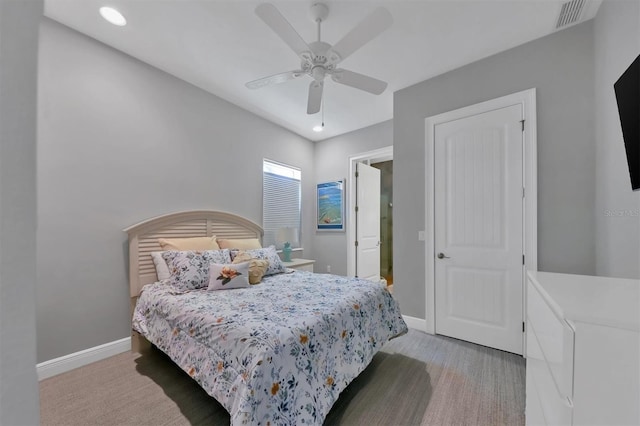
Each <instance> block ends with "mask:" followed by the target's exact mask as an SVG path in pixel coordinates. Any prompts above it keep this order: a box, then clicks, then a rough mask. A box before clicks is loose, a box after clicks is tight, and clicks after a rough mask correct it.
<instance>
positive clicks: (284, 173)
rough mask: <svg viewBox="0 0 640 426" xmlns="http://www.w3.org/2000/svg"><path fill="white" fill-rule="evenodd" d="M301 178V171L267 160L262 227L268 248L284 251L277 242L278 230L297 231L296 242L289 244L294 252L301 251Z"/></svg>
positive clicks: (263, 188) (263, 190)
mask: <svg viewBox="0 0 640 426" xmlns="http://www.w3.org/2000/svg"><path fill="white" fill-rule="evenodd" d="M301 177H302V173H301V172H300V169H297V168H295V167H291V166H287V165H285V164H280V163H276V162H273V161H270V160H264V161H263V166H262V227H263V228H264V238H263V240H262V243H263V245H264V246H265V247H268V246H270V245H272V244H273V245H275V246H276V248H278V249H281V248H282V242H279V241H277V234H278V230H280V229H282V228H294V229H295V235H296V240H295V241H289V242H290V243H291V248H297V247H300V221H301V214H300V208H301V192H302V189H301Z"/></svg>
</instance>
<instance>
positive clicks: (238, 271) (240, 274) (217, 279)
mask: <svg viewBox="0 0 640 426" xmlns="http://www.w3.org/2000/svg"><path fill="white" fill-rule="evenodd" d="M249 264H250V262H242V263H230V264H218V263H211V264H210V265H209V287H208V288H207V289H208V290H228V289H231V288H246V287H249Z"/></svg>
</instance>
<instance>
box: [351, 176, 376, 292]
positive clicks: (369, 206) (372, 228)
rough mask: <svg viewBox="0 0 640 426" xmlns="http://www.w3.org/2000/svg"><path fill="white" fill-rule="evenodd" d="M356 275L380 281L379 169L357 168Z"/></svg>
mask: <svg viewBox="0 0 640 426" xmlns="http://www.w3.org/2000/svg"><path fill="white" fill-rule="evenodd" d="M356 172H357V173H356V276H357V277H360V278H365V279H368V280H373V281H379V280H380V170H378V169H376V168H374V167H371V166H368V165H366V164H364V163H358V164H357V166H356Z"/></svg>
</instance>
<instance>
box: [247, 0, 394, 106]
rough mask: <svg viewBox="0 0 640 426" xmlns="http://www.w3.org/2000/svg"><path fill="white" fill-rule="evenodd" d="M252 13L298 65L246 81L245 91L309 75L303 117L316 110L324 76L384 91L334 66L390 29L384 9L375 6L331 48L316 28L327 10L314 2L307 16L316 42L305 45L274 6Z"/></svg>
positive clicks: (379, 83)
mask: <svg viewBox="0 0 640 426" xmlns="http://www.w3.org/2000/svg"><path fill="white" fill-rule="evenodd" d="M255 12H256V14H257V15H258V17H260V19H262V20H263V21H264V22H265V24H267V25H268V26H269V27H270V28H271V29H272V30H273V31H274V32H275V33H276V34H277V35H278V36H280V38H281V39H282V40H283V41H284V42H285V43H287V45H289V47H290V48H291V49H292V50H293V51H294V52H295V53H296V54H297V55H298V57H299V58H300V61H301V64H300V69H298V70H294V71H287V72H283V73H280V74H275V75H271V76H268V77H264V78H260V79H258V80H254V81H250V82H248V83H246V86H247V87H248V88H249V89H259V88H261V87H265V86H272V85H274V84H279V83H284V82H286V81H289V80H292V79H295V78H299V77H301V76H304V75H309V76H311V77H312V78H313V81H312V82H311V83H310V84H309V98H308V101H307V114H315V113H317V112H318V111H320V106H321V104H322V90H323V87H324V79H325V77H326V76H327V75H330V76H331V79H332V80H333V81H335V82H336V83H340V84H344V85H347V86H351V87H355V88H356V89H360V90H364V91H365V92H369V93H373V94H374V95H379V94H381V93H382V92H384V90H385V89H386V88H387V83H386V82H384V81H381V80H378V79H375V78H373V77H369V76H366V75H364V74H359V73H357V72H353V71H349V70H345V69H342V68H337V65H338V64H339V63H340V62H342V61H343V60H344V59H346V58H347V57H348V56H349V55H351V54H352V53H353V52H355V51H356V50H358V49H359V48H360V47H362V46H363V45H365V44H366V43H368V42H369V41H371V40H372V39H373V38H375V37H376V36H377V35H378V34H380V33H381V32H383V31H384V30H386V29H387V28H389V27H390V26H391V24H392V22H393V18H392V17H391V14H390V13H389V11H388V10H387V9H385V8H383V7H379V8H377V9H376V10H374V11H373V12H372V13H371V14H370V15H368V16H367V17H366V18H365V19H363V20H362V21H361V22H360V23H359V24H358V25H356V26H355V27H354V28H353V29H352V30H351V31H350V32H349V33H347V35H345V36H344V37H343V38H342V39H341V40H340V41H338V42H337V43H336V44H335V45H333V46H331V45H330V44H328V43H325V42H323V41H321V40H320V25H321V24H322V21H324V20H326V19H327V16H328V15H329V8H328V7H327V5H326V4H324V3H314V4H313V5H312V6H311V17H312V19H313V20H314V22H316V24H317V27H318V40H317V41H314V42H312V43H309V44H307V43H306V42H305V41H304V40H303V39H302V37H300V35H299V34H298V33H297V32H296V30H295V29H294V28H293V27H292V26H291V24H290V23H289V22H288V21H287V20H286V19H285V18H284V16H282V14H281V13H280V12H279V11H278V9H276V7H275V6H274V5H272V4H270V3H263V4H260V5H259V6H258V7H256V10H255Z"/></svg>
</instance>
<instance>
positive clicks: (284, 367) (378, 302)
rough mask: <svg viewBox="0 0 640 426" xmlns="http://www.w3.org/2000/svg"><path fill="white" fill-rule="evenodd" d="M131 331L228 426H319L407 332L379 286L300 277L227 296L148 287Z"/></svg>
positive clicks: (279, 278)
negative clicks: (227, 417) (225, 416)
mask: <svg viewBox="0 0 640 426" xmlns="http://www.w3.org/2000/svg"><path fill="white" fill-rule="evenodd" d="M133 328H134V329H135V330H137V331H138V332H140V333H142V334H143V335H144V336H145V337H146V338H147V339H148V340H149V341H151V342H152V343H153V344H155V345H156V346H157V347H158V348H160V349H161V350H162V351H164V352H165V353H167V354H168V355H169V357H171V359H172V360H173V361H174V362H175V363H176V364H177V365H179V366H180V367H181V368H182V369H183V370H184V371H186V372H187V373H188V374H189V375H190V376H191V377H192V378H194V379H195V380H196V381H197V382H198V383H199V384H200V386H202V388H203V389H204V390H205V391H206V392H207V393H208V394H209V395H211V396H213V397H214V398H215V399H217V400H218V401H219V402H220V403H221V404H222V405H223V406H224V407H225V408H226V409H227V411H229V413H230V414H231V424H232V425H240V424H252V425H254V424H255V425H258V424H260V425H267V424H271V425H302V424H312V425H320V424H322V422H323V420H324V418H325V417H326V415H327V414H328V413H329V410H330V409H331V406H332V405H333V404H334V402H335V401H336V400H337V399H338V396H339V394H340V392H341V391H342V390H343V389H344V388H345V387H346V386H347V385H348V384H349V383H350V382H351V381H352V380H353V379H354V378H355V377H357V376H358V374H360V372H362V370H364V368H365V367H366V366H367V365H368V364H369V363H370V362H371V360H372V358H373V356H374V354H375V353H376V352H377V351H378V350H379V349H380V348H381V347H382V345H383V344H384V343H385V342H387V341H388V340H389V339H391V338H393V337H395V336H398V335H401V334H404V333H406V332H407V325H406V324H405V322H404V321H403V320H402V315H401V313H400V309H399V307H398V304H397V302H396V301H395V299H393V297H392V296H391V295H390V294H389V293H388V292H387V291H386V288H385V286H384V284H381V283H378V282H371V281H366V280H362V279H357V278H346V277H340V276H336V275H325V274H314V273H310V272H304V271H296V272H294V273H291V274H278V275H272V276H268V277H264V278H263V281H262V283H261V284H259V285H255V286H251V287H248V288H242V289H236V290H233V291H215V292H211V291H206V290H196V291H191V292H188V293H184V294H174V293H173V292H172V291H171V287H170V286H167V285H166V284H163V283H154V284H149V285H147V286H145V287H144V289H143V291H142V294H141V295H140V298H139V299H138V303H137V305H136V308H135V311H134V318H133Z"/></svg>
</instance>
